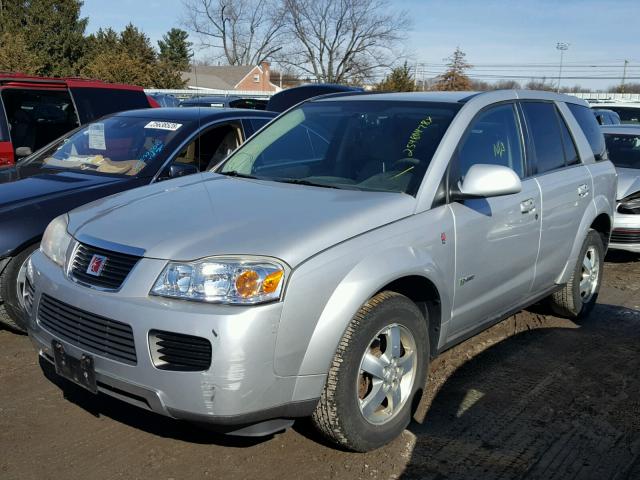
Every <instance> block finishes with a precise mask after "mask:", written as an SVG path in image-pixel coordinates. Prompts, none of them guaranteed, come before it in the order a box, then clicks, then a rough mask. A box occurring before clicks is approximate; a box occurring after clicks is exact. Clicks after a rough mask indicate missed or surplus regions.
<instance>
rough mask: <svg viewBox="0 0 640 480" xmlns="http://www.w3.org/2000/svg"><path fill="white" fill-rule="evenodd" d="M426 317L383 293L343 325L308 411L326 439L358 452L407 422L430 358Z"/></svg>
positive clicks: (408, 303)
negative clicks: (319, 392)
mask: <svg viewBox="0 0 640 480" xmlns="http://www.w3.org/2000/svg"><path fill="white" fill-rule="evenodd" d="M427 335H428V334H427V319H425V317H424V315H423V314H422V313H421V312H420V310H419V309H418V307H417V306H416V304H415V303H413V302H412V301H411V300H409V299H408V298H407V297H405V296H403V295H400V294H398V293H394V292H382V293H379V294H377V295H376V296H375V297H373V298H371V299H370V300H369V301H367V303H365V304H364V305H363V306H362V307H361V308H360V310H359V311H358V313H357V314H356V315H355V316H354V317H353V319H352V320H351V322H350V323H349V326H348V327H347V329H346V331H345V333H344V335H343V336H342V339H341V340H340V344H339V345H338V349H337V351H336V353H335V355H334V358H333V361H332V363H331V367H330V369H329V373H328V376H327V381H326V383H325V388H324V391H323V393H322V395H321V397H320V401H319V403H318V405H317V407H316V410H315V411H314V413H313V417H312V420H313V423H314V425H315V426H316V428H317V429H318V430H319V431H320V432H321V433H322V434H323V435H324V436H325V437H327V438H328V439H329V440H330V441H332V442H334V443H336V444H338V445H340V446H342V447H344V448H346V449H349V450H353V451H357V452H366V451H369V450H373V449H376V448H378V447H381V446H383V445H385V444H387V443H389V442H390V441H391V440H393V439H394V438H395V437H397V436H398V435H399V434H400V433H402V431H403V430H404V429H405V428H406V426H407V425H408V424H409V422H410V420H411V416H412V411H413V408H414V406H415V405H416V401H417V400H419V396H420V393H421V392H422V387H423V385H424V381H425V372H426V369H427V365H428V360H429V347H428V345H429V343H428V338H427Z"/></svg>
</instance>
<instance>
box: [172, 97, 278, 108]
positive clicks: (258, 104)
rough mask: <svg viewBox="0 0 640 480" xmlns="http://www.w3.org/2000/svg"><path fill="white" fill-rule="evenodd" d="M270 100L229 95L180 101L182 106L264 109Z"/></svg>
mask: <svg viewBox="0 0 640 480" xmlns="http://www.w3.org/2000/svg"><path fill="white" fill-rule="evenodd" d="M267 103H268V100H267V99H264V98H260V99H258V98H243V97H236V96H227V95H209V96H203V97H193V98H189V99H187V100H183V101H182V102H180V106H181V107H214V108H248V109H251V110H264V109H265V108H266V106H267Z"/></svg>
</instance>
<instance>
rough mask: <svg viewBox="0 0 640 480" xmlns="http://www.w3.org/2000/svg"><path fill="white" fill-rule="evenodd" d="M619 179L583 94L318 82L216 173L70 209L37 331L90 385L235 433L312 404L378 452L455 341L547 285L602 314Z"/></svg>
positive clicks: (37, 265)
mask: <svg viewBox="0 0 640 480" xmlns="http://www.w3.org/2000/svg"><path fill="white" fill-rule="evenodd" d="M615 182H616V174H615V168H614V167H613V165H612V164H611V162H610V161H608V160H607V155H606V149H605V147H604V139H603V135H602V132H601V131H600V128H599V126H598V123H597V121H596V119H595V117H594V115H593V113H592V112H591V110H590V109H589V108H588V105H587V104H586V103H585V102H584V101H582V100H579V99H577V98H575V97H569V96H565V95H558V94H554V93H547V92H531V91H513V90H510V91H495V92H488V93H482V94H474V93H469V92H448V93H443V92H440V93H435V92H431V93H395V94H392V93H389V94H384V93H383V94H366V93H357V92H356V93H347V94H335V95H328V96H323V97H319V98H316V99H313V100H310V101H306V102H303V103H301V104H299V105H298V106H296V107H295V108H292V109H290V110H288V112H286V113H285V114H283V115H282V116H280V117H279V118H278V119H276V120H274V121H272V122H271V123H269V124H268V125H267V126H265V127H264V128H263V129H262V130H261V131H260V132H258V133H256V134H255V135H254V136H253V137H252V138H251V139H249V140H248V141H247V142H246V143H244V144H243V145H242V146H241V147H240V148H238V149H237V150H236V151H235V152H234V153H233V154H232V155H230V156H229V157H228V158H227V159H226V160H225V161H223V162H222V163H221V164H219V165H218V166H216V167H215V168H213V169H212V170H210V171H207V172H202V173H199V174H196V175H191V176H188V177H183V178H177V179H173V180H169V181H167V182H162V183H156V184H153V185H149V186H147V187H142V188H139V189H136V190H129V191H126V192H123V193H121V194H119V195H114V196H110V197H108V198H103V199H100V200H97V201H95V202H93V203H91V204H88V205H85V206H82V207H80V208H77V209H75V210H73V211H71V212H70V213H68V214H64V215H61V216H59V217H57V218H56V219H54V220H53V221H52V222H51V223H50V224H49V226H48V227H47V230H46V232H45V234H44V237H43V239H42V243H41V247H40V249H39V250H37V251H35V252H34V254H33V255H32V256H31V257H30V260H29V261H28V262H27V268H26V274H25V289H24V291H25V305H26V310H27V311H28V312H29V314H30V316H29V321H28V330H29V335H30V338H31V339H32V342H33V344H34V346H35V348H36V350H37V352H38V355H39V356H40V359H41V361H42V362H43V364H44V365H45V366H46V365H50V366H51V368H54V367H55V370H56V372H57V374H58V375H59V376H61V377H63V378H66V379H68V380H70V381H72V382H75V383H77V384H78V385H81V386H82V387H84V388H86V389H87V390H89V391H91V392H93V393H101V394H106V395H110V396H113V397H116V398H118V399H119V400H122V401H125V402H128V403H130V404H133V405H136V406H138V407H140V408H144V409H147V410H151V411H153V412H156V413H159V414H162V415H166V416H169V417H173V418H176V419H183V420H188V421H193V422H205V423H208V424H209V425H212V426H214V427H215V428H219V429H221V430H223V431H225V432H227V433H234V434H237V435H254V436H255V435H266V434H270V433H273V432H276V431H278V430H281V429H283V428H286V427H288V426H290V425H291V424H292V423H293V421H294V420H295V419H296V418H299V417H307V416H310V417H311V418H312V420H313V423H314V425H315V426H316V427H317V429H318V430H319V431H320V432H321V433H322V434H323V435H325V436H326V437H327V438H328V439H329V440H330V441H332V442H334V443H336V444H338V445H341V446H342V447H344V448H348V449H351V450H356V451H367V450H371V449H374V448H377V447H380V446H382V445H384V444H386V443H387V442H389V441H391V440H392V439H393V438H394V437H396V436H397V435H399V434H400V433H401V431H402V430H403V429H404V428H405V427H406V426H407V425H408V423H409V421H410V419H411V416H412V412H413V409H414V407H415V406H416V405H417V402H418V401H419V399H420V395H421V392H422V391H423V389H424V388H425V382H426V379H427V371H428V365H429V362H430V360H431V359H432V358H433V357H434V356H435V355H437V354H438V353H440V352H442V351H444V350H446V349H447V348H449V347H451V346H452V345H455V344H457V343H459V342H461V341H463V340H464V339H466V338H469V337H470V336H471V335H473V334H475V333H477V332H479V331H480V330H483V329H485V328H487V327H488V326H490V325H492V324H494V323H496V322H497V321H500V320H501V319H503V318H505V317H506V316H508V315H510V314H512V313H514V312H515V311H518V310H519V309H521V308H523V307H524V306H526V305H529V304H531V303H534V302H536V301H538V300H541V299H543V298H548V299H549V302H550V304H551V306H552V307H553V308H554V310H555V311H557V312H558V313H560V314H562V315H566V316H569V317H572V318H576V317H583V316H585V315H587V314H588V313H589V312H590V310H591V309H592V308H593V306H594V304H595V302H596V299H597V297H598V291H599V287H600V284H601V281H602V271H603V258H604V255H605V252H606V248H607V244H608V241H609V235H610V231H611V221H612V217H613V209H614V208H615ZM428 387H429V386H428V385H427V387H426V388H428Z"/></svg>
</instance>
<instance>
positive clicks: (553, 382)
mask: <svg viewBox="0 0 640 480" xmlns="http://www.w3.org/2000/svg"><path fill="white" fill-rule="evenodd" d="M639 290H640V258H639V257H638V256H626V255H616V256H611V255H610V256H609V257H608V259H607V264H606V268H605V285H604V287H603V289H602V292H601V295H600V299H599V305H598V306H597V308H596V309H595V311H594V312H593V314H592V315H591V316H590V318H589V319H587V320H586V321H584V322H583V323H581V324H580V325H576V324H574V323H573V322H570V321H567V320H563V319H560V318H557V317H553V316H550V315H545V314H544V311H542V310H540V311H537V312H536V311H535V309H534V310H533V311H529V312H523V313H520V314H517V315H515V316H514V317H511V318H509V319H507V320H505V321H504V322H502V323H500V324H498V325H496V326H495V327H493V328H491V329H490V330H488V331H486V332H484V333H483V334H481V335H480V336H478V337H476V338H474V339H472V340H469V341H467V342H465V343H463V344H461V345H459V346H458V347H456V348H454V349H452V350H450V351H449V352H447V353H445V354H444V355H442V356H441V357H440V358H439V359H437V360H436V361H435V362H434V363H433V364H432V366H431V373H430V378H429V382H430V384H429V387H428V394H427V396H426V397H425V398H424V399H423V402H422V404H421V405H420V408H419V410H418V413H417V420H418V421H417V422H414V423H413V424H412V425H411V427H410V430H409V431H406V432H405V433H404V434H403V435H402V436H401V437H400V438H398V439H397V440H396V441H395V442H394V443H393V444H391V445H390V446H388V447H387V448H384V449H381V450H379V451H376V452H372V453H369V454H365V455H362V454H352V453H346V452H341V451H336V450H333V449H332V448H330V447H329V446H326V445H324V444H322V443H321V442H320V440H319V438H318V437H317V436H316V435H315V433H314V432H313V431H312V429H311V428H310V426H309V425H308V423H306V422H298V423H297V424H296V425H295V427H294V428H293V429H291V430H289V431H287V432H285V433H283V434H279V435H276V436H274V437H273V438H270V439H264V440H260V441H247V440H241V439H237V438H231V437H225V436H220V435H215V434H212V433H210V432H206V431H201V430H196V429H194V428H193V427H191V426H190V425H187V424H184V423H179V422H175V421H171V420H169V419H165V418H162V417H159V416H156V415H153V414H150V413H147V412H144V411H139V410H137V409H135V408H133V407H129V406H127V405H125V404H122V403H119V402H117V401H115V400H111V399H108V398H102V397H100V398H98V399H97V400H96V399H94V398H93V397H92V395H91V394H88V393H85V392H83V391H80V390H78V389H76V388H68V389H66V394H63V393H62V391H61V390H60V389H59V388H58V387H57V386H55V385H54V384H53V383H51V382H50V381H48V380H47V379H46V378H45V377H44V376H43V375H42V372H41V370H40V367H39V365H38V363H37V360H36V355H35V353H34V352H33V350H32V349H31V346H30V343H29V341H28V339H27V338H25V337H20V336H16V335H14V334H11V333H9V332H6V331H0V362H1V367H0V478H2V479H18V478H19V479H30V478H39V479H42V478H62V477H64V478H69V479H86V478H92V479H101V478H110V479H111V478H154V479H182V478H263V479H268V478H279V479H288V478H291V479H293V478H296V479H297V478H302V477H304V476H306V477H310V478H314V479H321V478H345V479H346V478H349V479H355V478H428V479H445V478H483V479H497V478H527V479H538V478H540V479H569V478H584V479H605V478H611V479H614V478H615V479H638V478H640V373H639V372H640V292H639ZM65 395H66V398H65Z"/></svg>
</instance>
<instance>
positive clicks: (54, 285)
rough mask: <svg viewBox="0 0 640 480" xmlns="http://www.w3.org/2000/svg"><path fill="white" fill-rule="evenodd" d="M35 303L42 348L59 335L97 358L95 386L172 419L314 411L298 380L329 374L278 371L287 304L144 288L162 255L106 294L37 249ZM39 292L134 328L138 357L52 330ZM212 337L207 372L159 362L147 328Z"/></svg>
mask: <svg viewBox="0 0 640 480" xmlns="http://www.w3.org/2000/svg"><path fill="white" fill-rule="evenodd" d="M32 263H33V267H34V269H33V270H34V282H33V283H34V288H35V294H34V302H33V308H32V311H31V315H30V320H29V325H28V329H29V335H30V337H31V339H32V342H33V344H34V346H35V348H36V349H37V350H38V352H39V354H40V356H41V357H42V358H43V359H44V360H46V361H48V362H52V359H53V353H52V351H51V344H52V341H53V340H57V341H59V342H60V343H62V345H63V346H64V349H65V352H67V354H68V355H71V356H73V357H75V358H80V356H81V355H82V354H83V353H84V354H88V355H91V356H92V357H93V359H94V365H95V372H96V381H97V385H98V391H99V392H101V393H104V394H107V395H110V396H112V397H115V398H118V399H120V400H123V401H125V402H127V403H130V404H133V405H136V406H138V407H141V408H144V409H147V410H151V411H154V412H156V413H159V414H162V415H166V416H169V417H173V418H178V419H185V420H190V421H197V422H206V423H209V424H213V425H219V426H222V427H230V426H243V425H247V424H253V423H257V422H261V421H264V420H269V419H274V418H292V417H300V416H307V415H309V414H311V412H312V411H313V408H314V407H315V404H316V403H317V398H307V397H305V395H304V391H307V390H308V389H300V388H297V387H296V385H297V384H299V383H300V382H302V383H303V384H305V385H306V384H308V383H310V382H311V383H314V384H318V383H320V382H322V383H323V382H324V377H325V376H324V375H318V376H312V377H314V378H309V377H308V376H307V377H300V376H296V377H281V376H277V375H276V374H275V373H274V368H273V362H274V349H275V341H276V335H277V330H278V324H279V321H280V315H281V311H282V304H281V303H272V304H267V305H260V306H251V307H236V306H227V305H207V304H200V303H196V302H188V301H180V300H171V299H166V298H161V297H152V296H149V295H148V290H149V286H150V285H153V282H154V281H155V279H156V278H157V276H158V275H159V274H160V272H161V270H162V269H163V268H164V266H165V263H166V262H165V261H163V260H155V259H147V258H143V259H141V260H140V261H139V263H138V264H137V265H136V266H135V267H134V269H133V270H132V271H131V273H130V274H129V277H128V278H127V280H126V281H125V283H124V285H123V287H122V289H121V290H120V291H119V292H117V293H112V292H101V291H98V290H94V289H91V288H87V287H84V286H81V285H78V284H76V283H74V282H72V281H71V280H69V279H68V278H67V277H66V276H65V275H64V273H63V271H62V269H61V268H60V267H58V266H57V265H55V264H54V263H53V262H51V261H50V260H49V259H48V258H47V257H45V256H44V255H43V254H42V253H41V252H39V251H38V252H36V253H34V255H33V257H32ZM43 294H47V295H49V296H50V297H53V298H55V299H56V300H58V301H60V302H64V303H66V304H69V305H73V306H74V307H76V308H78V309H81V310H84V311H87V312H91V313H93V314H96V315H100V316H103V317H107V318H109V319H113V320H116V321H118V322H122V323H126V324H128V325H130V326H131V328H132V331H133V339H134V342H135V350H136V357H137V361H136V363H135V364H134V365H132V364H127V363H123V362H121V361H117V360H114V359H111V358H108V357H106V356H102V355H100V354H98V353H95V352H91V351H88V350H86V349H83V348H81V347H79V346H78V345H75V344H73V343H71V342H69V341H66V340H65V339H64V338H60V336H58V335H56V334H54V333H52V332H50V331H48V330H47V329H46V328H44V327H43V326H42V325H41V323H40V321H39V320H38V305H39V302H40V299H41V297H42V295H43ZM150 330H165V331H169V332H175V333H181V334H186V335H193V336H197V337H202V338H206V339H208V340H209V342H210V343H211V345H212V357H211V366H210V367H209V369H208V370H206V371H200V372H184V371H170V370H161V369H159V368H157V367H156V366H154V363H153V360H152V356H151V353H150V344H149V331H150Z"/></svg>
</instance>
